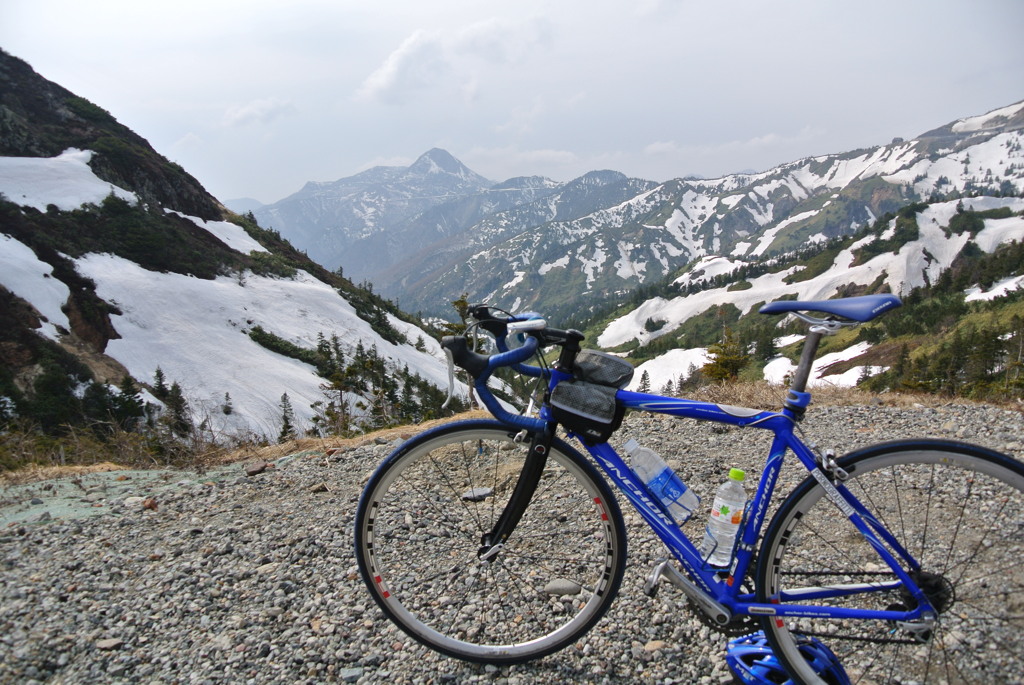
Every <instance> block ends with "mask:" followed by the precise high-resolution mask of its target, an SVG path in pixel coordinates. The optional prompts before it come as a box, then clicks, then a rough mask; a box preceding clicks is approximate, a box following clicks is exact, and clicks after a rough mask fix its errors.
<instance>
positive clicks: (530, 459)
mask: <svg viewBox="0 0 1024 685" xmlns="http://www.w3.org/2000/svg"><path fill="white" fill-rule="evenodd" d="M554 429H555V424H553V423H548V424H547V425H546V426H545V428H544V430H539V431H537V432H535V433H534V434H533V437H532V438H531V439H530V451H529V452H528V453H527V455H526V460H525V462H524V463H523V470H522V471H521V472H520V473H519V480H518V481H517V482H516V487H515V489H514V490H513V491H512V497H511V498H510V499H509V501H508V504H506V505H505V509H504V510H503V511H502V512H501V515H500V516H499V517H498V520H497V522H496V523H495V524H494V527H493V528H491V530H490V532H488V533H485V534H484V535H483V536H482V537H481V538H480V550H479V551H478V552H477V557H479V559H480V560H481V561H485V562H486V561H493V559H494V558H495V557H496V556H497V555H498V553H499V552H500V551H501V548H502V547H503V546H504V544H505V541H506V540H507V539H508V538H509V536H510V535H512V532H513V531H514V530H515V529H516V525H518V524H519V520H520V519H522V518H523V514H524V513H525V512H526V508H527V507H528V506H529V504H530V500H531V499H533V494H534V492H536V491H537V485H538V484H539V483H540V476H541V474H542V473H543V472H544V467H545V465H546V464H547V461H548V451H549V450H550V449H551V441H552V440H553V439H554V432H555V430H554Z"/></svg>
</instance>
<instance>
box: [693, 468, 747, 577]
mask: <svg viewBox="0 0 1024 685" xmlns="http://www.w3.org/2000/svg"><path fill="white" fill-rule="evenodd" d="M745 477H746V474H745V473H743V471H741V470H740V469H729V478H727V479H726V481H725V482H724V483H722V484H721V485H720V486H719V488H718V492H716V493H715V500H714V503H713V504H712V505H711V517H710V518H709V519H708V527H707V531H706V532H705V533H704V544H703V545H702V546H701V554H702V555H703V556H704V558H705V559H707V560H708V564H710V565H711V566H721V567H725V566H728V565H729V562H731V561H732V549H733V547H734V546H735V545H736V534H737V531H739V528H740V523H742V522H743V507H744V506H745V505H746V503H747V493H746V491H745V490H744V489H743V479H744V478H745ZM708 555H710V558H708Z"/></svg>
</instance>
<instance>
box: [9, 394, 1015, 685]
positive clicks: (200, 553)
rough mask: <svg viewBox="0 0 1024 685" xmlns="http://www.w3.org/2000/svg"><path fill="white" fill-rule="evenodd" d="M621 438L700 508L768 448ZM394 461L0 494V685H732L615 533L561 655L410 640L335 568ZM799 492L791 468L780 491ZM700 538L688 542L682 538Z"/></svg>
mask: <svg viewBox="0 0 1024 685" xmlns="http://www.w3.org/2000/svg"><path fill="white" fill-rule="evenodd" d="M803 426H804V430H805V431H806V433H807V434H808V436H809V440H811V441H817V442H818V443H819V444H820V445H821V446H822V447H823V448H824V447H831V448H834V449H835V450H836V452H837V453H838V454H842V453H844V452H847V451H849V450H851V449H855V448H857V447H861V446H864V445H868V444H871V443H875V442H879V441H882V440H888V439H895V438H903V437H911V436H935V437H955V438H958V439H962V440H965V441H969V442H975V443H978V444H981V445H985V446H988V447H992V448H995V449H997V450H1000V451H1003V452H1006V453H1009V454H1012V455H1014V456H1016V457H1017V458H1024V444H1022V443H1024V416H1022V414H1021V413H1020V412H1014V411H1007V410H1003V409H996V408H988V407H978V406H959V405H949V406H941V407H929V408H926V407H919V406H914V407H901V408H898V407H892V406H871V407H856V406H852V407H851V406H847V407H824V408H815V409H814V410H812V411H811V412H810V414H809V415H808V418H807V420H806V421H805V422H804V424H803ZM630 437H635V438H637V439H638V440H639V441H640V442H641V443H642V444H644V445H647V446H649V447H652V448H654V449H655V450H657V451H658V452H660V453H661V454H662V455H663V456H664V457H665V458H666V459H667V460H668V461H669V463H670V464H672V465H673V466H674V467H676V469H677V471H678V473H679V474H680V475H681V477H682V478H683V479H684V480H685V481H686V482H687V483H688V484H689V485H690V486H691V487H692V488H693V489H694V490H695V491H696V492H697V494H698V495H700V496H701V497H702V499H703V503H702V504H703V505H704V509H706V508H707V507H709V506H710V501H711V496H712V494H713V492H714V490H715V488H716V487H717V486H718V484H719V482H720V481H721V480H722V479H723V478H724V477H725V474H726V472H727V470H728V468H729V467H730V466H738V467H741V468H746V469H747V470H748V473H749V474H750V475H749V476H748V477H749V478H750V479H752V480H753V479H755V478H756V477H757V474H758V473H759V468H758V464H759V463H760V456H761V455H763V453H764V451H765V450H766V448H767V436H766V435H764V434H763V432H762V431H753V430H740V429H731V430H725V431H715V430H712V427H711V426H709V425H708V424H698V423H696V422H690V421H681V420H671V419H665V418H664V417H648V416H640V415H634V416H630V417H629V418H627V420H626V422H625V424H624V426H623V429H622V430H621V431H620V432H619V433H618V434H617V435H616V437H615V439H614V440H613V443H614V444H616V445H617V446H618V445H621V444H622V443H623V442H625V440H627V439H628V438H630ZM393 447H394V444H377V443H373V442H371V443H370V444H366V445H362V446H359V447H354V448H350V449H346V450H343V451H338V452H336V453H334V454H332V455H330V456H328V455H326V454H324V453H323V452H311V453H302V454H297V455H292V456H290V457H288V458H283V459H280V460H278V461H277V462H275V463H274V464H273V467H272V468H269V469H267V470H266V471H264V472H262V473H258V474H253V475H247V473H246V470H245V466H244V465H235V466H232V467H230V468H228V469H221V470H219V471H216V472H211V473H209V474H207V475H206V476H205V477H202V478H198V479H194V478H193V479H188V480H178V481H175V487H167V486H166V482H167V479H166V478H164V480H163V481H162V482H163V483H164V484H165V485H164V486H159V484H158V481H157V480H154V479H153V478H151V477H150V478H144V477H141V476H140V477H138V478H137V479H135V478H133V476H132V475H125V476H124V478H122V479H121V480H113V479H107V480H104V481H102V482H103V485H101V486H97V487H93V488H91V492H85V490H86V489H89V488H80V489H82V494H81V496H80V497H79V499H80V500H83V501H82V502H81V504H82V505H83V506H82V507H79V508H77V509H74V508H71V509H69V508H67V507H63V508H57V502H56V498H55V496H54V497H52V498H51V499H47V495H46V493H48V492H51V493H56V492H58V490H59V488H58V484H57V483H54V484H53V485H52V487H50V486H48V485H47V484H36V485H35V488H36V489H35V490H34V491H33V493H34V494H33V495H32V497H34V498H35V499H36V503H35V504H32V503H31V502H26V501H20V500H19V497H28V496H29V495H28V494H25V493H26V492H27V491H25V490H14V489H9V490H8V491H6V492H5V493H4V495H5V497H4V499H6V500H7V507H6V508H5V509H4V510H3V512H2V514H3V517H4V518H3V519H0V521H3V522H4V523H3V525H4V526H5V527H4V528H2V529H0V596H2V603H0V682H18V683H31V682H54V683H82V682H147V683H148V682H155V683H163V682H190V683H191V682H197V683H217V682H231V683H237V682H258V683H277V682H281V683H299V682H311V683H312V682H317V683H319V682H356V683H371V682H410V683H450V682H492V681H493V682H500V683H536V682H540V683H556V682H557V683H562V682H565V681H567V680H570V679H571V680H574V681H577V682H595V683H603V682H614V683H622V682H636V683H723V682H729V681H730V677H729V675H728V672H727V669H726V667H725V662H724V659H723V654H724V647H725V643H726V641H727V638H725V637H724V636H721V635H719V634H718V633H716V632H714V631H712V630H710V629H709V628H707V627H705V626H704V625H703V624H702V623H701V622H700V621H699V620H697V618H695V617H694V615H693V614H691V613H690V612H689V611H688V610H687V609H685V608H684V606H683V604H684V601H683V598H682V596H681V594H679V593H678V591H676V590H675V589H673V588H671V587H670V586H663V589H662V591H661V593H660V594H659V595H658V597H657V598H655V599H651V598H648V597H647V596H645V595H644V594H643V592H642V586H643V583H644V580H645V578H646V576H647V574H648V572H649V571H650V569H651V567H652V566H653V564H654V562H655V560H656V559H658V558H659V557H662V556H664V552H663V548H662V547H661V545H660V543H658V542H657V541H656V540H654V539H653V536H652V535H651V534H650V533H649V532H647V531H646V529H645V527H644V526H643V525H642V523H640V522H639V519H638V518H637V517H636V516H635V515H631V514H630V515H628V522H627V524H628V525H627V529H628V533H629V541H630V545H631V547H630V559H629V565H628V567H627V570H626V576H625V579H624V581H623V586H622V590H621V592H620V594H619V597H618V599H617V600H616V602H615V604H614V605H613V606H612V609H611V610H610V611H609V612H608V614H607V615H606V616H605V617H604V618H603V619H602V621H601V622H600V623H599V624H598V625H597V627H596V628H595V629H594V630H593V631H592V632H591V633H590V634H589V635H588V636H586V637H585V638H584V639H583V640H581V641H580V642H579V643H578V644H576V645H575V646H573V647H570V648H568V649H566V650H564V651H562V652H560V653H558V654H555V655H553V656H549V657H547V658H545V659H542V660H540V661H538V662H534V663H531V664H526V665H520V666H514V667H502V668H496V667H481V666H475V665H471V664H465V663H461V662H458V661H454V660H451V659H447V658H445V657H441V656H439V655H437V654H434V653H433V652H430V651H429V650H427V649H425V648H423V647H420V646H419V645H417V644H416V643H414V642H412V641H411V640H409V639H407V638H406V637H405V636H404V634H402V633H401V632H400V631H398V630H397V629H396V628H394V627H393V626H392V625H390V623H389V622H388V621H387V620H385V619H384V618H383V615H382V614H381V613H380V612H379V610H378V609H377V607H376V605H375V604H374V603H373V601H372V599H371V598H370V596H369V595H368V594H367V592H366V590H365V588H364V587H363V585H362V581H361V580H360V578H359V575H358V571H357V568H356V563H355V559H354V556H353V551H352V530H353V522H354V516H355V507H356V502H357V499H358V493H359V491H360V489H361V487H362V485H363V484H364V483H365V482H366V479H367V478H368V476H369V474H370V473H371V472H372V470H373V468H374V467H375V466H376V464H377V463H378V462H379V461H380V460H381V459H383V458H384V456H386V454H387V453H388V452H389V451H390V450H391V449H393ZM799 478H801V474H799V473H797V472H796V470H795V469H793V468H792V463H791V464H790V465H789V466H788V467H787V469H786V471H784V474H783V476H782V477H781V480H780V486H779V487H780V492H781V493H785V492H787V491H788V489H789V488H790V487H791V486H792V485H794V484H795V483H796V482H797V481H798V479H799ZM60 485H62V486H63V485H66V483H62V484H60ZM12 500H14V501H12ZM50 503H52V504H53V505H54V506H53V512H51V511H49V510H48V509H47V505H48V504H50ZM29 507H31V509H29ZM16 511H21V512H22V514H21V515H20V517H19V516H15V515H14V513H13V512H16ZM26 511H30V512H31V515H30V516H29V517H27V518H26V517H25V515H24V512H26ZM37 512H38V513H37ZM83 513H90V514H93V516H91V517H89V518H80V517H79V516H81V515H82V514H83ZM97 513H98V515H96V514H97ZM703 515H706V512H703ZM699 520H700V521H702V520H703V519H702V518H700V517H699ZM698 528H702V527H701V526H700V523H699V522H698V521H695V522H694V523H690V524H688V525H687V529H689V532H690V534H691V535H697V534H698V532H697V529H698ZM674 602H678V603H679V604H680V606H678V607H677V606H674V605H673V603H674Z"/></svg>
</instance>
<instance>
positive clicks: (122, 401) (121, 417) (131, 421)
mask: <svg viewBox="0 0 1024 685" xmlns="http://www.w3.org/2000/svg"><path fill="white" fill-rule="evenodd" d="M118 390H120V394H118V395H117V396H116V397H114V400H113V404H114V410H113V411H114V420H115V421H116V422H117V423H118V425H120V426H121V428H123V429H125V430H132V429H133V428H135V427H136V426H137V425H138V423H139V420H140V419H141V418H142V417H143V416H145V415H146V408H145V405H144V403H143V401H142V393H141V392H140V391H139V386H138V385H136V384H135V379H134V378H132V377H131V376H128V375H126V376H125V377H124V378H122V379H121V385H120V386H118Z"/></svg>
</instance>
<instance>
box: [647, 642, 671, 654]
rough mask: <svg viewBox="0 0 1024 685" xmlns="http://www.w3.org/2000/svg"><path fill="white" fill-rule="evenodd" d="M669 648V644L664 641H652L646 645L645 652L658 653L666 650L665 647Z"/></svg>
mask: <svg viewBox="0 0 1024 685" xmlns="http://www.w3.org/2000/svg"><path fill="white" fill-rule="evenodd" d="M667 646H668V645H667V643H666V642H665V641H664V640H651V641H650V642H648V643H647V644H646V645H644V651H646V652H656V651H658V650H659V649H665V647H667Z"/></svg>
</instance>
